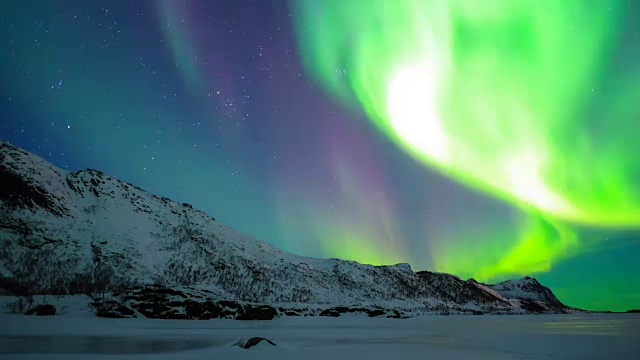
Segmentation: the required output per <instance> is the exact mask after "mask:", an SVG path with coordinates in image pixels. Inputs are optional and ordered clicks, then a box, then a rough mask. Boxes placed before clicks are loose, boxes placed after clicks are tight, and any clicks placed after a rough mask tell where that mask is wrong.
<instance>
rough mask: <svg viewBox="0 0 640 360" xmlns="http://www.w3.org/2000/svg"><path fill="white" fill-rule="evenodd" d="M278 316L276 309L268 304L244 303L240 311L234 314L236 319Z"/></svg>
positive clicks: (263, 318) (264, 318)
mask: <svg viewBox="0 0 640 360" xmlns="http://www.w3.org/2000/svg"><path fill="white" fill-rule="evenodd" d="M276 316H278V311H276V309H275V308H274V307H273V306H269V305H259V306H253V305H245V307H244V308H243V309H242V313H240V314H239V315H237V316H236V320H273V318H275V317H276Z"/></svg>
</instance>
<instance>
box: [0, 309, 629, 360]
mask: <svg viewBox="0 0 640 360" xmlns="http://www.w3.org/2000/svg"><path fill="white" fill-rule="evenodd" d="M0 323H2V324H3V326H1V327H0V358H2V359H86V358H91V359H124V358H141V359H182V358H184V359H215V358H222V359H225V358H229V359H255V358H256V357H257V356H259V358H262V359H301V358H304V359H312V360H313V359H327V358H335V359H349V358H367V359H373V360H376V359H385V360H388V359H389V357H391V356H393V357H400V358H403V359H413V358H416V359H418V358H420V359H425V358H430V359H513V358H526V359H548V358H579V359H598V358H599V359H636V358H637V354H638V352H639V351H640V315H637V314H598V315H561V316H547V315H542V316H479V317H470V316H449V317H438V316H432V317H421V318H412V319H406V320H402V321H398V320H395V319H386V318H359V317H349V318H326V317H325V318H323V317H295V318H294V317H287V318H278V319H275V320H273V321H267V322H259V321H250V322H240V321H235V320H220V319H215V320H209V321H184V320H154V319H104V318H96V317H84V316H73V315H72V314H69V315H67V316H52V317H30V316H24V315H6V314H5V315H0ZM252 337H264V338H267V339H270V340H272V341H273V342H274V343H275V344H277V346H265V345H266V344H263V345H262V346H254V347H252V348H250V349H243V348H240V347H238V346H237V345H236V344H237V343H238V341H239V340H241V339H250V338H252Z"/></svg>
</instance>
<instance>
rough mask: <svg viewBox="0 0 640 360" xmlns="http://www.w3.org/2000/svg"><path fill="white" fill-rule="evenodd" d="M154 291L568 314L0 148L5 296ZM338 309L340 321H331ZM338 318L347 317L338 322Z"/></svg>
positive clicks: (543, 298) (521, 291) (534, 295)
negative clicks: (341, 253)
mask: <svg viewBox="0 0 640 360" xmlns="http://www.w3.org/2000/svg"><path fill="white" fill-rule="evenodd" d="M149 284H155V285H156V288H163V289H177V288H180V289H187V288H188V289H191V290H189V291H195V290H194V289H197V290H198V291H204V292H206V294H208V298H210V299H216V300H233V301H241V302H251V303H258V304H270V305H274V306H277V307H280V308H281V310H280V312H281V313H282V314H284V313H287V311H288V310H287V309H293V308H307V309H309V308H316V309H325V310H326V311H334V310H335V309H336V307H337V309H338V310H336V311H337V312H338V313H344V312H346V310H344V307H345V306H348V307H357V306H360V307H362V306H368V307H377V308H384V309H394V310H402V311H407V312H413V313H444V314H449V313H476V314H480V313H522V312H563V311H567V310H568V308H567V307H566V306H564V305H563V304H562V303H561V302H560V301H559V300H558V299H557V298H556V297H555V296H554V295H553V293H552V292H551V290H549V289H548V288H546V287H544V286H542V285H540V284H539V283H538V282H537V281H536V280H535V279H531V278H524V279H521V280H516V281H507V282H503V283H500V284H498V285H493V286H490V285H484V284H480V283H477V282H475V281H474V280H472V279H471V280H468V281H463V280H461V279H459V278H458V277H456V276H453V275H450V274H443V273H433V272H428V271H422V272H418V273H415V272H413V271H412V270H411V268H410V266H409V265H407V264H399V265H394V266H372V265H365V264H359V263H356V262H353V261H345V260H339V259H316V258H308V257H302V256H297V255H293V254H289V253H286V252H283V251H280V250H278V249H276V248H275V247H273V246H271V245H269V244H267V243H265V242H263V241H260V240H257V239H254V238H252V237H249V236H246V235H243V234H241V233H239V232H237V231H236V230H234V229H231V228H229V227H227V226H225V225H223V224H220V223H219V222H217V221H216V220H214V219H213V218H212V217H210V216H208V215H207V214H205V213H203V212H202V211H199V210H196V209H194V208H192V207H191V206H190V205H189V204H186V203H183V204H180V203H176V202H174V201H171V200H170V199H168V198H165V197H161V196H157V195H154V194H150V193H148V192H146V191H144V190H142V189H140V188H138V187H136V186H134V185H131V184H128V183H125V182H122V181H120V180H117V179H114V178H112V177H110V176H108V175H105V174H103V173H102V172H100V171H96V170H83V171H74V172H68V171H65V170H62V169H60V168H58V167H56V166H54V165H52V164H50V163H48V162H47V161H45V160H44V159H42V158H40V157H38V156H36V155H34V154H31V153H29V152H27V151H25V150H23V149H20V148H17V147H15V146H13V145H10V144H7V143H2V144H0V291H4V292H5V293H21V292H31V293H34V292H35V293H57V294H61V293H86V292H87V291H88V287H91V291H103V292H104V291H110V290H116V289H124V288H129V289H131V288H136V287H138V288H139V287H141V286H145V285H149ZM332 309H333V310H332ZM341 310H342V311H341Z"/></svg>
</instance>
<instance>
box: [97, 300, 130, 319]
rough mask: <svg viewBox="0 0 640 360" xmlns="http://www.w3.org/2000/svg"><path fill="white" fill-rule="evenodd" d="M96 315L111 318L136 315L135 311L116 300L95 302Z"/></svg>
mask: <svg viewBox="0 0 640 360" xmlns="http://www.w3.org/2000/svg"><path fill="white" fill-rule="evenodd" d="M93 307H94V308H95V309H96V316H97V317H102V318H110V319H125V318H134V317H136V313H135V311H133V310H131V309H130V308H128V307H127V306H125V305H122V304H119V303H117V302H116V301H105V302H95V303H93Z"/></svg>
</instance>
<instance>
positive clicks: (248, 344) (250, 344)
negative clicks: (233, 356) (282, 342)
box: [243, 309, 278, 349]
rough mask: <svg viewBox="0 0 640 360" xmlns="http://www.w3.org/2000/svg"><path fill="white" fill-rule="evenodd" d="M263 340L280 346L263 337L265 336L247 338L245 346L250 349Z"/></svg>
mask: <svg viewBox="0 0 640 360" xmlns="http://www.w3.org/2000/svg"><path fill="white" fill-rule="evenodd" d="M274 310H275V309H274ZM262 341H266V342H267V343H268V344H271V345H273V346H278V345H276V344H275V343H274V342H273V341H271V340H269V339H266V338H263V337H252V338H251V339H249V340H247V342H246V343H245V344H244V346H243V348H245V349H249V348H251V347H254V346H256V345H258V344H259V343H261V342H262Z"/></svg>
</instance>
